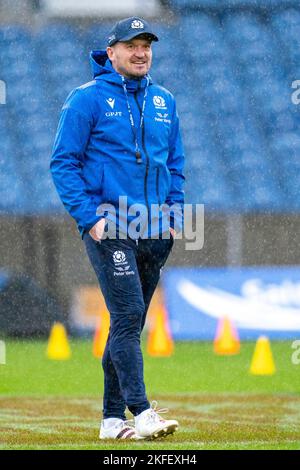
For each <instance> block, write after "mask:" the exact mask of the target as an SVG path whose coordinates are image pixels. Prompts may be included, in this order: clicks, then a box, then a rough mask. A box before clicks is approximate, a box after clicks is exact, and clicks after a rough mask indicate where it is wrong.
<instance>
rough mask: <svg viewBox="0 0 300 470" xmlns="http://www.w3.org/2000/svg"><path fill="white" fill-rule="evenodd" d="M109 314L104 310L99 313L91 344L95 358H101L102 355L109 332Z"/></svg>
mask: <svg viewBox="0 0 300 470" xmlns="http://www.w3.org/2000/svg"><path fill="white" fill-rule="evenodd" d="M109 325H110V319H109V313H108V311H107V310H106V309H103V310H102V311H101V320H100V323H99V325H98V326H97V328H96V330H95V335H94V342H93V355H94V356H95V357H97V358H101V357H102V356H103V353H104V349H105V345H106V341H107V337H108V332H109Z"/></svg>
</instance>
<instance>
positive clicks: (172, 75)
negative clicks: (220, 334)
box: [0, 0, 300, 214]
mask: <svg viewBox="0 0 300 470" xmlns="http://www.w3.org/2000/svg"><path fill="white" fill-rule="evenodd" d="M170 3H171V4H172V5H174V8H176V10H177V17H176V20H174V21H173V22H171V23H170V24H168V25H167V24H163V23H157V24H156V25H154V26H156V30H157V31H158V34H159V36H160V37H161V41H160V42H159V43H158V44H155V45H154V63H153V69H152V76H153V78H154V79H155V80H156V81H158V82H159V83H161V84H162V85H165V86H166V87H168V88H169V89H171V91H172V92H173V93H174V94H175V96H176V99H177V106H178V111H179V114H180V118H181V126H182V132H183V138H184V144H185V151H186V174H187V176H188V178H187V185H186V193H187V202H194V203H205V204H206V210H207V211H211V212H218V213H228V212H239V213H253V212H255V213H257V212H275V213H276V212H279V213H280V212H299V211H300V193H299V189H298V188H299V183H300V176H299V175H300V172H299V169H300V158H299V151H300V136H299V133H298V129H299V122H300V117H299V110H298V107H297V106H295V105H294V104H293V103H292V101H291V93H292V91H293V90H292V89H291V83H292V81H293V80H296V79H297V78H298V79H300V65H299V64H300V60H299V59H300V52H299V51H300V48H299V41H300V39H299V38H300V10H299V9H295V8H293V7H290V8H284V9H283V8H282V2H278V1H275V0H269V1H267V0H265V2H261V3H260V5H261V4H262V3H263V4H264V5H265V6H271V7H272V8H271V9H269V10H264V12H261V11H260V10H255V9H249V8H248V9H244V10H241V9H236V10H234V9H233V10H230V11H228V10H226V9H225V10H223V9H222V8H220V7H221V6H222V4H224V5H225V3H226V5H227V6H228V5H229V4H230V5H231V6H236V5H238V4H243V5H244V6H247V7H251V6H257V2H256V1H254V0H251V1H250V0H248V1H244V2H238V1H237V0H236V1H234V0H232V1H231V2H228V1H227V2H221V1H218V2H214V1H212V0H210V1H207V5H208V6H209V7H212V6H218V7H219V11H214V12H211V11H203V10H199V9H195V7H197V5H198V4H199V2H195V1H192V0H190V1H188V0H185V1H182V0H180V1H179V0H178V1H175V0H173V1H172V2H170ZM287 3H288V2H287ZM201 4H202V5H204V6H205V2H201ZM277 5H280V6H281V8H280V9H276V8H275V7H276V6H277ZM109 26H110V24H109V25H108V24H107V23H101V24H100V25H99V27H98V26H95V25H94V26H90V27H85V28H78V27H76V26H75V25H73V24H72V23H70V22H68V23H64V22H52V23H49V24H46V25H44V26H42V27H41V28H40V29H39V30H38V31H33V30H30V29H26V28H25V27H22V26H20V25H9V26H7V25H6V26H0V70H1V77H0V78H1V79H2V80H5V82H6V83H7V89H8V99H7V105H6V106H0V117H1V119H0V183H1V184H0V195H1V199H0V213H4V214H6V213H12V214H62V213H63V209H62V207H61V204H60V202H59V200H58V197H57V195H56V192H55V189H54V186H53V184H52V181H51V177H50V174H49V170H48V168H49V158H50V154H51V148H52V143H53V139H54V135H55V129H56V125H57V120H58V115H59V111H60V108H61V106H62V104H63V102H64V100H65V98H66V96H67V95H68V93H69V92H70V91H71V90H72V89H73V88H74V87H76V86H79V85H81V84H82V83H84V82H87V81H89V80H90V78H91V72H90V70H89V63H88V54H89V50H90V49H92V48H101V47H103V46H104V42H103V38H104V37H105V35H106V33H107V31H108V29H109ZM4 194H5V198H4ZM4 201H5V202H4Z"/></svg>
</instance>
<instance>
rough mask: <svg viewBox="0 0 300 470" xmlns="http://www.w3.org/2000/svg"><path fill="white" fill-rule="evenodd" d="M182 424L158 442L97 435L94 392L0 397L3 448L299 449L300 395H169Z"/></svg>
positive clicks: (167, 400)
mask: <svg viewBox="0 0 300 470" xmlns="http://www.w3.org/2000/svg"><path fill="white" fill-rule="evenodd" d="M158 398H159V399H160V400H161V402H163V403H164V405H167V406H169V407H170V408H171V409H172V415H174V416H176V418H177V419H178V420H179V423H180V428H179V430H178V432H177V433H176V434H174V435H173V436H171V437H168V438H167V439H164V440H163V439H162V440H157V441H154V442H135V443H134V442H130V443H129V442H121V441H118V442H116V441H105V442H101V441H99V440H98V422H97V420H96V419H95V417H96V416H97V414H99V413H100V403H99V400H98V399H97V398H95V397H90V398H87V397H84V398H82V397H73V398H70V397H48V398H42V397H41V398H38V397H34V398H32V397H31V398H30V397H22V398H17V397H12V398H11V397H2V398H1V399H0V410H1V411H0V449H95V450H100V449H102V450H115V449H120V450H126V449H127V450H129V449H147V450H151V449H164V450H175V449H186V450H189V449H259V448H261V449H300V397H298V396H291V395H248V396H247V395H230V394H229V395H212V394H210V395H205V394H203V395H201V394H199V395H195V394H194V395H181V396H176V395H165V396H160V397H158Z"/></svg>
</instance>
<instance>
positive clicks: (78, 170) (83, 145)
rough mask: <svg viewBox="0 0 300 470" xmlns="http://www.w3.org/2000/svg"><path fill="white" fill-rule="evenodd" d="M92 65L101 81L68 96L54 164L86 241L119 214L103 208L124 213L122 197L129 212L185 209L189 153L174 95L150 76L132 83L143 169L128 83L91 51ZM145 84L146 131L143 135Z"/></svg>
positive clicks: (63, 195) (59, 184) (64, 199)
mask: <svg viewBox="0 0 300 470" xmlns="http://www.w3.org/2000/svg"><path fill="white" fill-rule="evenodd" d="M90 59H91V64H92V67H93V71H94V80H93V81H91V82H89V83H86V84H85V85H82V86H80V87H79V88H76V89H75V90H73V91H72V92H71V93H70V95H69V96H68V98H67V100H66V102H65V104H64V106H63V108H62V113H61V117H60V121H59V125H58V130H57V134H56V138H55V142H54V148H53V155H52V159H51V172H52V177H53V180H54V183H55V186H56V188H57V191H58V193H59V196H60V198H61V200H62V202H63V204H64V206H65V207H66V209H67V210H68V212H69V213H70V215H71V216H72V217H73V218H74V219H75V220H76V222H77V225H78V229H79V231H80V233H81V235H82V236H83V233H84V231H89V230H90V229H91V228H92V227H93V226H94V224H95V223H96V222H97V221H98V220H100V219H101V218H102V217H104V216H105V217H107V218H108V219H110V218H111V217H112V216H113V215H112V214H111V213H110V211H109V210H108V211H106V212H103V211H102V212H101V210H100V212H99V209H98V208H99V205H100V204H103V203H108V204H111V205H112V206H114V207H115V208H116V210H117V215H118V204H119V196H127V203H128V207H129V206H131V205H132V204H135V203H140V204H145V205H146V206H147V207H148V208H150V205H151V204H158V203H159V204H162V203H167V204H169V205H172V204H174V203H178V204H180V205H181V206H182V205H183V202H184V192H183V182H184V176H183V164H184V155H183V149H182V143H181V137H180V131H179V122H178V116H177V112H176V106H175V101H174V98H173V96H172V94H171V93H170V92H169V91H167V90H166V89H165V88H163V87H160V86H158V85H155V84H153V82H152V80H151V78H150V76H149V75H147V76H145V77H143V78H142V79H141V80H125V83H126V88H127V91H128V100H129V103H130V107H131V110H132V115H133V119H134V124H135V127H136V132H137V139H138V142H139V147H140V149H141V160H142V161H141V163H137V160H136V156H135V139H134V133H133V129H132V126H131V123H130V118H129V111H128V105H127V101H126V95H125V92H124V89H123V84H122V77H121V76H120V75H119V74H118V73H117V72H116V71H115V70H114V69H113V67H112V65H111V62H110V61H109V59H108V57H107V54H106V52H105V51H92V52H91V57H90ZM146 86H148V94H147V98H146V105H145V116H144V125H143V127H142V129H140V128H139V124H140V116H141V106H142V102H143V98H144V92H145V87H146ZM176 217H177V216H175V228H178V227H176ZM171 219H172V225H174V218H173V217H172V218H171ZM179 219H180V218H179ZM179 219H178V221H177V224H178V226H180V224H181V220H179ZM129 221H130V219H129ZM149 222H150V220H149ZM120 226H121V221H119V228H120ZM149 230H150V227H149ZM152 234H153V233H152Z"/></svg>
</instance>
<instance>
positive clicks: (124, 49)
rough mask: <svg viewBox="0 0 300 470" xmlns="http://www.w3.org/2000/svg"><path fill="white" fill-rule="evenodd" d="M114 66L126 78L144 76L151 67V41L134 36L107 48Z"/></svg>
mask: <svg viewBox="0 0 300 470" xmlns="http://www.w3.org/2000/svg"><path fill="white" fill-rule="evenodd" d="M107 55H108V57H109V59H110V61H111V63H112V65H113V68H114V69H115V70H116V71H117V72H118V73H120V74H121V75H123V76H124V77H126V78H140V77H143V76H144V75H145V74H146V73H147V72H148V70H149V69H150V67H151V62H152V50H151V41H150V40H149V39H144V38H134V39H131V40H130V41H125V42H117V43H116V44H115V45H114V46H112V47H108V48H107Z"/></svg>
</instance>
